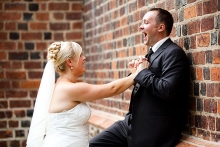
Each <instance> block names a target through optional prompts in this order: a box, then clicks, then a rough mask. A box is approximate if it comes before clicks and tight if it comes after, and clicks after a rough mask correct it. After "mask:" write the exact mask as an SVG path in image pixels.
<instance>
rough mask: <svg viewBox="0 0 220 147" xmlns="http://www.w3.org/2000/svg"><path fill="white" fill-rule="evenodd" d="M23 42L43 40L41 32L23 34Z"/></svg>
mask: <svg viewBox="0 0 220 147" xmlns="http://www.w3.org/2000/svg"><path fill="white" fill-rule="evenodd" d="M21 39H22V40H42V33H41V32H36V33H35V32H29V33H21Z"/></svg>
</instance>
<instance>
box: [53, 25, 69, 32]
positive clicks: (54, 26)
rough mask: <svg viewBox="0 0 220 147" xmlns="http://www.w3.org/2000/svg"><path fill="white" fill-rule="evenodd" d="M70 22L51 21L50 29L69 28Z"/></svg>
mask: <svg viewBox="0 0 220 147" xmlns="http://www.w3.org/2000/svg"><path fill="white" fill-rule="evenodd" d="M69 29H70V24H69V23H50V30H56V31H57V30H69Z"/></svg>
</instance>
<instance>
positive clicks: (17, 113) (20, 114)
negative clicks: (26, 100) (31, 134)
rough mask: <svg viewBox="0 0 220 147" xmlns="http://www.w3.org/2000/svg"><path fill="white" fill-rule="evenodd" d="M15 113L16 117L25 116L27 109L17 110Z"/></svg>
mask: <svg viewBox="0 0 220 147" xmlns="http://www.w3.org/2000/svg"><path fill="white" fill-rule="evenodd" d="M14 114H15V116H16V117H25V111H24V110H15V111H14Z"/></svg>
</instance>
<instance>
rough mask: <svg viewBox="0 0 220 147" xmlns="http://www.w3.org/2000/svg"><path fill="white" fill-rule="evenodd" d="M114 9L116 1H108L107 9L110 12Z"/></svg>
mask: <svg viewBox="0 0 220 147" xmlns="http://www.w3.org/2000/svg"><path fill="white" fill-rule="evenodd" d="M114 8H116V1H110V2H109V9H110V10H111V9H114Z"/></svg>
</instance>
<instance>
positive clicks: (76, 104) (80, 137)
mask: <svg viewBox="0 0 220 147" xmlns="http://www.w3.org/2000/svg"><path fill="white" fill-rule="evenodd" d="M47 59H48V62H47V64H46V67H45V69H44V74H43V77H42V80H41V84H40V88H39V91H38V95H37V98H36V102H35V108H34V113H33V117H32V122H31V126H30V130H29V134H28V138H27V147H88V145H89V143H88V142H89V139H88V135H89V129H88V122H87V121H88V119H89V118H90V113H91V112H90V108H89V106H88V104H87V103H86V101H92V100H97V99H102V98H107V97H111V96H113V95H117V94H119V93H122V92H123V91H125V90H126V89H127V88H129V87H130V86H131V85H132V84H134V81H133V79H134V77H135V76H136V75H137V73H138V72H139V71H140V70H142V69H143V68H144V67H143V64H144V62H142V58H140V60H139V61H136V60H133V61H132V62H130V63H129V64H130V65H131V64H132V65H135V67H136V68H132V74H131V75H130V76H128V77H125V78H122V79H118V80H115V81H112V82H110V83H107V84H99V85H98V84H97V85H94V84H87V83H83V82H77V80H78V77H79V76H80V75H82V74H83V73H84V72H85V71H86V69H85V66H84V63H85V62H86V57H85V56H84V55H83V54H82V48H81V46H80V45H79V44H77V43H75V42H54V43H52V44H51V45H50V46H49V48H48V55H47ZM131 67H133V66H131ZM55 70H56V72H57V73H59V75H60V77H59V78H58V79H57V81H56V83H55Z"/></svg>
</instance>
